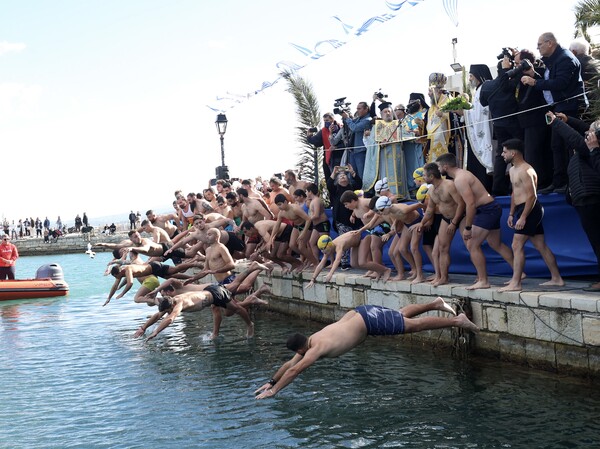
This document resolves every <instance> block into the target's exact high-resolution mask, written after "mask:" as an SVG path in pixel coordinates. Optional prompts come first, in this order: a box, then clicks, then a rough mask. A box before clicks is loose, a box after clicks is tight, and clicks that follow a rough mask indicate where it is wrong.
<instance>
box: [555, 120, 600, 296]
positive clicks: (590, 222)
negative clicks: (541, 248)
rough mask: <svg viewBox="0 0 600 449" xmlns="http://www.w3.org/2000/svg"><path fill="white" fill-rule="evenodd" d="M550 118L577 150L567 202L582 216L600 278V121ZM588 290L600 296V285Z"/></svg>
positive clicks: (572, 166)
mask: <svg viewBox="0 0 600 449" xmlns="http://www.w3.org/2000/svg"><path fill="white" fill-rule="evenodd" d="M546 116H547V117H548V122H549V125H550V127H551V128H552V131H553V133H554V134H556V135H558V136H560V137H561V138H562V139H563V140H564V141H565V142H566V143H567V145H568V148H574V154H573V155H572V156H571V159H570V160H569V166H568V169H567V170H568V175H569V177H568V180H569V191H568V193H569V195H568V197H567V200H570V204H571V205H572V206H573V207H574V208H575V210H576V211H577V214H578V215H579V219H580V220H581V225H582V227H583V230H584V231H585V233H586V235H587V237H588V240H589V241H590V244H591V245H592V249H593V250H594V254H595V255H596V259H597V261H598V273H599V274H600V226H599V224H600V148H599V146H600V144H599V143H598V142H599V141H600V120H596V121H595V122H594V123H592V124H591V125H590V126H589V127H588V125H587V124H586V123H585V122H583V121H581V120H579V119H576V118H574V117H567V116H566V115H564V114H560V113H558V114H556V115H555V114H553V113H552V112H548V113H547V114H546ZM566 219H568V218H566ZM584 290H586V291H591V292H600V282H596V283H594V284H592V285H590V287H588V288H585V289H584Z"/></svg>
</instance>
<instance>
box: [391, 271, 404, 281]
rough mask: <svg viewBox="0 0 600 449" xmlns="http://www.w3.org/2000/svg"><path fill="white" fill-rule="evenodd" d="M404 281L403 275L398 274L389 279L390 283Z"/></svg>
mask: <svg viewBox="0 0 600 449" xmlns="http://www.w3.org/2000/svg"><path fill="white" fill-rule="evenodd" d="M402 280H404V273H398V274H397V275H396V276H394V277H393V278H391V279H390V281H402Z"/></svg>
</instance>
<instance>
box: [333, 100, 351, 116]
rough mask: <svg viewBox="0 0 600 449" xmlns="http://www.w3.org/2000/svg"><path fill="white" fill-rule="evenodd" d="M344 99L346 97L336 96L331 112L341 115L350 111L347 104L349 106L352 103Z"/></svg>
mask: <svg viewBox="0 0 600 449" xmlns="http://www.w3.org/2000/svg"><path fill="white" fill-rule="evenodd" d="M345 99H346V97H342V98H338V99H336V100H335V102H334V103H333V113H334V114H338V115H341V114H343V113H344V112H345V113H347V114H349V113H350V108H349V107H348V106H350V105H351V104H352V103H350V102H344V100H345Z"/></svg>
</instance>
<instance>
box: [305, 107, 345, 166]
mask: <svg viewBox="0 0 600 449" xmlns="http://www.w3.org/2000/svg"><path fill="white" fill-rule="evenodd" d="M339 128H340V127H339V125H338V124H337V123H336V122H335V119H334V117H333V114H331V113H330V112H327V113H325V114H323V128H321V129H320V130H317V128H309V129H308V130H307V131H306V141H307V142H308V143H309V144H311V145H314V146H315V147H317V148H320V147H323V148H324V156H325V157H324V158H323V163H324V164H328V165H329V167H330V168H331V167H335V166H336V165H339V164H340V161H341V160H342V153H343V150H337V148H335V147H334V148H332V147H331V142H330V139H329V138H330V136H331V135H332V134H335V133H336V132H337V131H339Z"/></svg>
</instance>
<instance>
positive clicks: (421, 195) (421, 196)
mask: <svg viewBox="0 0 600 449" xmlns="http://www.w3.org/2000/svg"><path fill="white" fill-rule="evenodd" d="M428 191H429V186H428V185H427V184H423V185H422V186H421V187H419V190H417V201H425V198H427V192H428Z"/></svg>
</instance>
